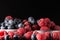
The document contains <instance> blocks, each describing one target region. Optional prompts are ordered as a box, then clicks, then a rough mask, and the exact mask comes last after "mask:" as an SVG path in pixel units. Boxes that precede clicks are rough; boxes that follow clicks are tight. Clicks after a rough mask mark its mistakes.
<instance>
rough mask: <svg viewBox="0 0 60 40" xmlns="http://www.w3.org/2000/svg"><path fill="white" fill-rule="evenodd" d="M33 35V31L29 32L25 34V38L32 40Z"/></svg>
mask: <svg viewBox="0 0 60 40" xmlns="http://www.w3.org/2000/svg"><path fill="white" fill-rule="evenodd" d="M32 33H33V31H29V32H27V33H25V34H24V36H25V38H26V39H27V40H29V39H31V35H32Z"/></svg>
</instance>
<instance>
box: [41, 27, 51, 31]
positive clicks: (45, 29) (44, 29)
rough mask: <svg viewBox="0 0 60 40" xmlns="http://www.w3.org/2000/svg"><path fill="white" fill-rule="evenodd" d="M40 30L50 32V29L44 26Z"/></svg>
mask: <svg viewBox="0 0 60 40" xmlns="http://www.w3.org/2000/svg"><path fill="white" fill-rule="evenodd" d="M40 30H43V31H47V30H50V28H48V27H46V26H44V27H41V28H40Z"/></svg>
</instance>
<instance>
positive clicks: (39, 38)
mask: <svg viewBox="0 0 60 40" xmlns="http://www.w3.org/2000/svg"><path fill="white" fill-rule="evenodd" d="M36 38H37V40H44V34H40V33H38V34H37V35H36Z"/></svg>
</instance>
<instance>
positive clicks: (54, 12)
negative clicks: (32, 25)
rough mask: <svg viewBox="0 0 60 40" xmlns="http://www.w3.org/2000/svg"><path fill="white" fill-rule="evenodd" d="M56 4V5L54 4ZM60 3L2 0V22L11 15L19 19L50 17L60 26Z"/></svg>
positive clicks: (0, 7) (0, 10)
mask: <svg viewBox="0 0 60 40" xmlns="http://www.w3.org/2000/svg"><path fill="white" fill-rule="evenodd" d="M53 2H54V3H53ZM58 5H59V3H56V0H54V1H48V2H47V1H46V0H45V1H42V2H41V1H31V0H30V1H26V0H25V1H23V0H21V1H17V0H1V1H0V21H2V20H3V19H4V17H5V16H7V15H11V16H13V17H17V18H28V17H29V16H33V17H34V18H36V19H39V18H41V17H48V18H50V19H51V20H53V21H54V22H55V23H56V24H59V25H60V14H59V13H60V11H59V10H58V9H59V8H60V7H59V6H58Z"/></svg>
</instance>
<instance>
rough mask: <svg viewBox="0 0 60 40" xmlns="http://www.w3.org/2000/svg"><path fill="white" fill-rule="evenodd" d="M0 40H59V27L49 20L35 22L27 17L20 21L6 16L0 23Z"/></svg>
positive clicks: (43, 19) (41, 19) (42, 19)
mask: <svg viewBox="0 0 60 40" xmlns="http://www.w3.org/2000/svg"><path fill="white" fill-rule="evenodd" d="M4 29H6V30H12V29H13V30H14V29H16V31H8V32H7V31H5V30H4ZM0 40H60V26H59V25H56V24H55V23H54V22H53V21H51V20H50V19H49V18H40V19H39V20H35V19H34V18H33V17H28V19H23V20H22V19H20V18H13V17H12V16H6V17H5V19H4V21H3V22H1V23H0Z"/></svg>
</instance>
